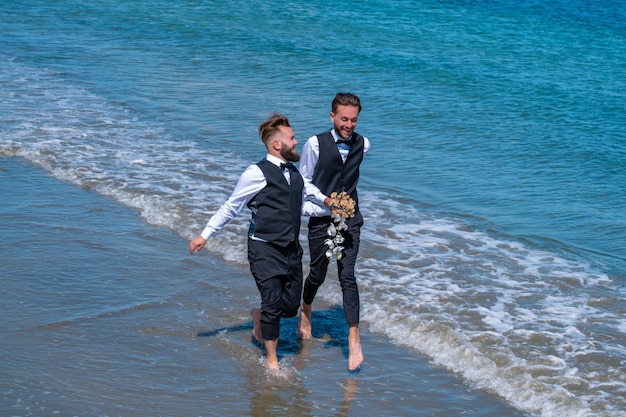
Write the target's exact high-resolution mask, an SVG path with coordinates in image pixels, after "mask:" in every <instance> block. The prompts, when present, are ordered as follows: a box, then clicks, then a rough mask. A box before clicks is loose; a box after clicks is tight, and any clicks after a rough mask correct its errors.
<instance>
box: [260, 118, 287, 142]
mask: <svg viewBox="0 0 626 417" xmlns="http://www.w3.org/2000/svg"><path fill="white" fill-rule="evenodd" d="M280 126H285V127H291V125H290V124H289V119H287V116H283V115H282V114H276V113H274V114H272V115H271V116H270V118H269V119H267V120H266V121H264V122H263V123H261V124H260V125H259V136H260V137H261V140H262V141H263V143H265V144H266V145H267V144H268V143H269V141H270V140H271V139H272V137H273V136H274V135H275V134H276V133H278V132H279V129H278V128H279V127H280Z"/></svg>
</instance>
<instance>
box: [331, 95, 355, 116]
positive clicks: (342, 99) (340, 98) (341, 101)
mask: <svg viewBox="0 0 626 417" xmlns="http://www.w3.org/2000/svg"><path fill="white" fill-rule="evenodd" d="M338 106H354V107H358V108H359V113H361V100H360V99H359V97H358V96H356V95H355V94H352V93H337V95H336V96H335V98H334V99H333V104H332V111H333V113H337V107H338Z"/></svg>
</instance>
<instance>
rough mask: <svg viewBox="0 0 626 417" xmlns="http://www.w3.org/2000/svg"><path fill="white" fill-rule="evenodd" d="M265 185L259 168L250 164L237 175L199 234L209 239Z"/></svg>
mask: <svg viewBox="0 0 626 417" xmlns="http://www.w3.org/2000/svg"><path fill="white" fill-rule="evenodd" d="M266 185H267V182H266V180H265V176H264V175H263V172H262V171H261V169H260V168H259V167H258V166H257V165H250V166H249V167H248V168H247V169H246V170H245V171H244V172H243V174H241V176H240V177H239V181H238V182H237V185H236V186H235V189H234V190H233V193H232V194H231V195H230V197H229V198H228V200H226V202H225V203H224V204H222V206H221V207H220V208H219V209H218V210H217V212H216V213H215V214H214V215H213V217H211V219H209V221H208V222H207V224H206V227H205V228H204V230H203V231H202V233H200V236H202V237H203V238H204V239H206V240H209V238H210V237H211V235H212V234H213V233H215V232H216V231H218V230H220V229H221V228H222V227H224V226H225V225H226V224H227V223H228V222H230V221H231V220H232V219H233V218H235V217H236V216H237V215H238V214H239V213H240V212H241V210H243V208H244V207H245V206H246V204H248V202H249V201H250V200H251V199H252V197H254V196H255V195H257V194H258V193H259V191H261V190H262V189H263V188H265V186H266Z"/></svg>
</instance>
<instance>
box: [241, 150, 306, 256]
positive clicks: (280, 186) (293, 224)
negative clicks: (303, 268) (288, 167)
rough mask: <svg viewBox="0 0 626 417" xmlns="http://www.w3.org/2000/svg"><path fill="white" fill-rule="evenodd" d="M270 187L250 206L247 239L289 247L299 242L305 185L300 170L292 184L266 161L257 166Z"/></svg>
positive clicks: (262, 191) (259, 194) (258, 195)
mask: <svg viewBox="0 0 626 417" xmlns="http://www.w3.org/2000/svg"><path fill="white" fill-rule="evenodd" d="M257 166H258V167H259V168H260V169H261V171H262V172H263V175H264V176H265V181H266V182H267V185H266V186H265V188H263V189H262V190H261V191H259V193H258V194H257V195H255V196H254V197H252V199H251V200H250V201H249V202H248V208H249V209H250V210H251V211H252V217H251V218H250V229H249V230H248V236H252V235H254V236H256V237H258V238H260V239H263V240H265V241H267V242H271V243H275V244H277V245H280V246H287V245H289V244H290V243H291V242H298V238H299V235H300V212H301V207H302V189H303V187H304V181H303V180H302V176H301V175H300V173H299V172H298V170H297V169H295V168H294V169H293V170H292V171H291V184H289V183H288V182H287V180H286V179H285V176H284V175H283V173H282V171H281V169H280V168H279V167H277V166H276V165H274V164H273V163H271V162H269V161H268V160H266V159H263V160H262V161H261V162H259V163H257Z"/></svg>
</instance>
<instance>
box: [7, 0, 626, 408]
mask: <svg viewBox="0 0 626 417" xmlns="http://www.w3.org/2000/svg"><path fill="white" fill-rule="evenodd" d="M625 22H626V5H624V4H623V2H618V1H606V0H601V1H596V2H590V1H545V2H533V1H522V2H512V1H505V0H501V1H408V0H404V1H402V0H398V1H387V2H374V1H362V2H358V3H349V2H340V3H327V2H308V3H306V4H301V3H299V2H281V3H276V2H267V1H251V2H246V3H240V2H237V3H234V2H210V1H204V2H203V1H185V2H175V3H174V2H166V1H160V0H153V1H134V2H114V1H106V0H105V1H100V2H81V1H67V0H66V1H57V2H48V1H37V0H35V1H28V2H25V1H5V2H2V3H1V4H0V46H1V48H0V91H1V94H0V155H1V156H2V158H0V163H2V159H6V158H13V157H18V158H21V159H24V160H26V161H28V162H30V163H32V165H33V170H39V169H43V170H45V171H46V172H47V173H49V174H50V175H52V176H54V177H56V178H59V179H61V180H63V181H67V182H69V183H72V184H75V185H77V186H80V187H83V188H86V189H89V190H93V191H95V192H97V193H100V194H102V195H105V196H107V197H110V198H112V199H113V200H116V201H117V202H119V203H121V204H123V205H127V206H130V207H133V208H135V209H137V210H138V213H137V215H138V216H141V217H142V218H143V219H144V220H145V221H146V222H147V223H148V224H150V225H154V226H159V227H165V228H167V229H169V230H171V231H173V232H174V233H175V234H176V235H178V236H180V238H181V240H183V241H184V240H187V239H189V238H190V237H193V236H194V235H195V234H197V233H198V232H199V231H200V230H201V228H202V226H203V224H204V222H205V221H206V220H207V219H208V217H209V216H210V215H211V213H212V212H213V211H214V210H216V209H217V207H218V206H219V205H220V204H221V203H222V202H223V200H224V199H225V198H226V197H227V196H228V194H229V193H230V190H231V188H232V186H233V185H234V183H235V181H236V179H237V176H238V175H239V173H240V172H241V171H242V170H243V169H244V168H245V167H246V166H247V165H248V164H250V163H252V162H255V161H257V160H258V159H259V158H260V157H261V156H262V155H263V152H264V150H263V147H262V144H261V143H260V141H259V139H258V138H257V136H256V127H257V126H258V123H259V122H260V121H261V120H263V119H264V118H265V117H266V116H267V115H268V114H269V113H270V112H273V111H277V112H281V113H284V114H286V115H287V116H289V117H290V119H291V121H292V125H293V127H294V131H295V133H296V136H297V138H298V140H299V141H300V142H301V143H303V142H304V141H305V140H306V138H307V137H309V136H310V135H312V134H315V133H319V132H321V131H322V130H324V129H326V128H328V127H329V120H328V113H329V111H330V101H331V100H332V97H333V96H334V94H335V93H336V92H337V91H352V92H354V93H356V94H358V95H359V96H360V97H361V99H362V102H363V107H364V109H363V112H362V113H361V116H360V120H359V126H358V129H357V130H358V131H359V132H360V133H361V134H363V135H365V136H367V137H368V138H369V139H370V140H371V142H372V151H371V154H370V155H368V157H367V159H366V162H365V163H364V166H363V170H362V180H361V184H362V185H361V192H360V196H361V198H362V200H363V206H364V207H363V211H364V215H365V219H366V227H365V229H364V240H365V241H366V243H365V244H364V248H363V251H362V257H361V259H360V263H359V265H358V267H359V280H360V281H359V282H360V285H361V288H362V298H363V301H362V304H363V320H364V322H366V323H368V325H369V326H370V327H371V328H372V329H373V330H374V331H376V332H379V333H380V334H382V335H384V336H386V337H388V338H389V339H390V341H391V342H392V343H395V344H399V345H401V346H406V347H410V348H412V349H416V350H417V351H419V352H420V353H421V354H423V355H425V356H427V357H429V358H431V359H432V361H433V363H436V364H437V365H438V366H441V367H443V368H445V369H448V370H451V371H453V372H455V373H457V374H458V375H460V376H461V377H462V378H463V379H464V380H465V381H466V382H467V384H469V385H471V386H473V387H478V388H481V389H484V390H486V391H487V392H490V393H493V394H494V395H496V396H498V397H501V398H503V399H504V400H506V401H507V402H509V403H510V404H511V405H513V406H514V407H516V408H518V409H520V410H522V411H524V412H528V413H531V414H536V415H543V416H563V415H572V416H574V415H580V416H583V415H607V416H608V415H623V414H620V413H624V410H625V409H626V402H624V397H625V396H626V395H625V394H626V372H625V371H624V369H626V363H625V361H626V342H625V339H626V322H625V319H624V313H625V312H626V303H625V294H626V246H624V244H623V242H624V241H625V240H626V220H625V216H624V214H623V213H624V212H626V170H625V169H624V168H625V165H626V164H625V162H624V161H626V133H625V130H624V126H626V60H624V57H626V30H625V29H626V23H625ZM3 200H4V198H3ZM246 217H247V215H245V214H242V215H241V216H240V217H239V218H238V219H237V220H236V221H235V222H233V224H232V225H230V226H228V227H227V228H226V229H225V230H223V231H222V232H221V233H220V234H219V235H218V236H216V238H215V240H212V241H211V242H210V244H209V247H208V249H209V252H210V254H211V255H213V256H219V257H221V258H223V259H224V260H226V261H228V262H232V263H235V264H236V265H240V266H241V268H246V260H245V243H246V242H245V237H244V236H245V233H244V232H243V231H244V230H245V228H246V221H247V220H246ZM68 233H69V232H68ZM323 295H324V297H325V299H326V300H327V301H328V302H331V303H339V302H340V300H339V298H338V294H337V293H336V291H333V290H330V289H329V290H327V291H326V292H325V293H324V294H323Z"/></svg>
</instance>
